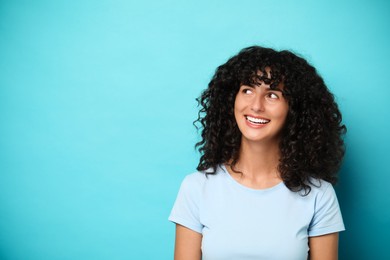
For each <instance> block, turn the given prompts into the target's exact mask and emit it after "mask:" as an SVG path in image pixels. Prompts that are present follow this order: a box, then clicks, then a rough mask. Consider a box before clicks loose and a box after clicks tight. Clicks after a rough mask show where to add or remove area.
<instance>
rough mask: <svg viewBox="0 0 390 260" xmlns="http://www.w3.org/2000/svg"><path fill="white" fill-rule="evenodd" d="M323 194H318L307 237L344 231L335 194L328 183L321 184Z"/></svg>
mask: <svg viewBox="0 0 390 260" xmlns="http://www.w3.org/2000/svg"><path fill="white" fill-rule="evenodd" d="M323 185H324V187H323V189H324V191H323V194H318V195H319V196H318V198H317V200H316V203H315V212H314V216H313V219H312V221H311V223H310V226H309V237H313V236H321V235H325V234H330V233H334V232H340V231H343V230H345V227H344V222H343V218H342V216H341V212H340V206H339V203H338V201H337V197H336V193H335V191H334V189H333V186H332V185H331V184H330V183H327V182H326V183H323Z"/></svg>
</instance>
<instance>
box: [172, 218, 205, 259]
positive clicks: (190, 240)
mask: <svg viewBox="0 0 390 260" xmlns="http://www.w3.org/2000/svg"><path fill="white" fill-rule="evenodd" d="M201 244H202V235H201V234H199V233H198V232H195V231H193V230H191V229H188V228H186V227H184V226H181V225H179V224H176V241H175V260H201V259H202V251H201V249H200V247H201Z"/></svg>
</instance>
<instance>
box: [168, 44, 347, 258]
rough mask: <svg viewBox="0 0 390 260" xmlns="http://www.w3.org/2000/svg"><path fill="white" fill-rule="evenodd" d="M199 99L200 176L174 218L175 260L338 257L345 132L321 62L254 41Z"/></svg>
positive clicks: (186, 188) (187, 187)
mask: <svg viewBox="0 0 390 260" xmlns="http://www.w3.org/2000/svg"><path fill="white" fill-rule="evenodd" d="M198 101H199V103H200V105H201V106H202V108H201V110H200V112H199V118H198V120H197V122H198V123H200V125H201V127H202V134H201V137H202V140H201V141H200V142H199V143H197V147H198V148H199V151H200V152H201V158H200V162H199V165H198V167H197V170H198V172H196V173H193V174H191V175H188V176H187V177H186V178H185V179H184V181H183V183H182V185H181V188H180V191H179V194H178V197H177V199H176V202H175V204H174V207H173V209H172V212H171V215H170V217H169V219H170V220H171V221H172V222H174V223H176V243H175V259H176V260H195V259H196V260H200V259H204V260H222V259H226V260H232V259H237V260H246V259H248V260H249V259H256V260H258V259H266V260H273V259H275V260H282V259H288V260H295V259H297V260H298V259H300V260H303V259H308V258H310V259H311V260H322V259H323V260H334V259H337V251H338V232H340V231H343V230H344V224H343V220H342V217H341V213H340V209H339V205H338V202H337V198H336V194H335V192H334V189H333V187H332V184H335V182H336V180H337V177H336V176H337V171H338V169H339V166H340V163H341V161H342V158H343V155H344V142H343V139H342V137H343V134H344V133H345V131H346V128H345V126H344V125H343V124H342V122H341V121H342V119H341V114H340V111H339V109H338V107H337V104H336V103H335V101H334V97H333V95H332V94H331V93H330V92H329V90H328V88H327V87H326V85H325V84H324V81H323V79H322V78H321V77H320V76H319V75H318V74H317V72H316V70H315V68H314V67H312V66H311V65H310V64H308V63H307V61H305V60H304V59H303V58H300V57H298V56H297V55H295V54H293V53H291V52H289V51H280V52H279V51H275V50H273V49H269V48H263V47H259V46H253V47H249V48H246V49H243V50H242V51H241V52H240V53H239V54H238V55H236V56H234V57H232V58H231V59H229V60H228V61H227V62H226V63H225V64H223V65H221V66H220V67H218V69H217V71H216V73H215V75H214V77H213V78H212V80H211V82H210V83H209V86H208V88H207V89H206V90H205V91H204V92H203V93H202V95H201V97H200V98H199V99H198Z"/></svg>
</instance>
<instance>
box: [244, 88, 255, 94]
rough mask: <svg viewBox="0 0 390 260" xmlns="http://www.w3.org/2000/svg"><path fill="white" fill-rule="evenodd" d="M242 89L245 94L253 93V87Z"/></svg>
mask: <svg viewBox="0 0 390 260" xmlns="http://www.w3.org/2000/svg"><path fill="white" fill-rule="evenodd" d="M241 91H242V93H244V94H252V93H253V90H252V89H251V88H243V89H242V90H241Z"/></svg>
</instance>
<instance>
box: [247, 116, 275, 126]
mask: <svg viewBox="0 0 390 260" xmlns="http://www.w3.org/2000/svg"><path fill="white" fill-rule="evenodd" d="M245 118H246V120H248V121H249V122H251V123H252V124H261V125H264V124H267V123H269V122H270V121H271V120H268V119H264V118H257V117H251V116H245Z"/></svg>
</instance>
